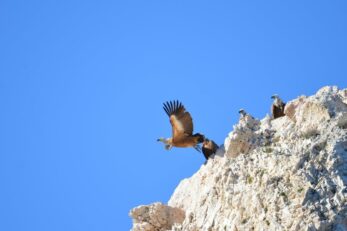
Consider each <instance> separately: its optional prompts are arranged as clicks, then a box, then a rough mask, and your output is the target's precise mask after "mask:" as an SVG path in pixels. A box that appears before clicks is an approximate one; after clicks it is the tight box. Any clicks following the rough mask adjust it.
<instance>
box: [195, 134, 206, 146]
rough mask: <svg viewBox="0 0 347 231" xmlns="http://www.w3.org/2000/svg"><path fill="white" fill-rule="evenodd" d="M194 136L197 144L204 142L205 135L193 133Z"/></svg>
mask: <svg viewBox="0 0 347 231" xmlns="http://www.w3.org/2000/svg"><path fill="white" fill-rule="evenodd" d="M194 137H197V138H198V144H199V143H202V142H204V140H205V136H204V135H202V134H200V133H196V134H194Z"/></svg>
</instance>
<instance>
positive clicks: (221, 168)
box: [130, 87, 347, 231]
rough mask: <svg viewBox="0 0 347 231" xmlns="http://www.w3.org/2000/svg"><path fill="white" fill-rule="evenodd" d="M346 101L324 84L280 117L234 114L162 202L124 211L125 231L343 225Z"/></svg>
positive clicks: (346, 210) (346, 217)
mask: <svg viewBox="0 0 347 231" xmlns="http://www.w3.org/2000/svg"><path fill="white" fill-rule="evenodd" d="M346 102H347V91H346V89H345V90H339V89H338V88H337V87H324V88H322V89H320V90H319V91H318V92H317V93H316V94H315V95H313V96H310V97H306V96H301V97H299V98H297V99H295V100H293V101H290V102H288V103H287V106H286V109H285V113H286V116H284V117H281V118H278V119H275V120H271V119H270V117H269V116H267V117H265V118H264V119H263V120H261V121H259V120H257V119H254V118H252V117H250V116H248V117H244V118H242V119H240V121H239V123H238V124H237V125H235V126H234V129H233V131H232V132H231V133H230V134H229V135H228V137H227V138H226V139H225V142H224V145H223V146H222V147H221V148H220V149H219V150H218V151H217V154H216V155H215V156H214V157H212V158H210V159H209V160H208V161H207V163H206V164H205V165H202V166H201V168H200V169H199V170H198V172H197V173H195V174H194V175H193V176H192V177H190V178H188V179H184V180H182V181H181V182H180V184H179V185H178V187H177V188H176V190H175V192H174V194H173V195H172V197H171V199H170V200H169V202H168V205H167V206H166V205H162V204H157V203H156V204H152V205H149V206H140V207H137V208H135V209H133V210H132V211H131V214H130V215H131V216H132V217H133V222H134V227H133V230H177V231H178V230H187V231H193V230H228V231H229V230H347V105H346ZM158 206H159V207H158ZM159 208H160V209H159ZM154 221H156V222H154ZM159 221H160V222H159Z"/></svg>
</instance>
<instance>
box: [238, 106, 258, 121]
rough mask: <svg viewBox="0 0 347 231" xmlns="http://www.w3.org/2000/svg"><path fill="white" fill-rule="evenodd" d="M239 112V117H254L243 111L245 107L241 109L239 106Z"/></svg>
mask: <svg viewBox="0 0 347 231" xmlns="http://www.w3.org/2000/svg"><path fill="white" fill-rule="evenodd" d="M239 114H240V119H242V118H245V117H246V116H248V117H249V118H252V119H254V117H253V116H251V115H250V114H248V113H247V112H246V111H245V109H243V108H241V109H240V110H239Z"/></svg>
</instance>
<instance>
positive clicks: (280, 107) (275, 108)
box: [271, 95, 286, 119]
mask: <svg viewBox="0 0 347 231" xmlns="http://www.w3.org/2000/svg"><path fill="white" fill-rule="evenodd" d="M271 99H273V100H274V101H273V103H272V106H271V113H272V117H273V118H274V119H276V118H279V117H282V116H285V114H284V107H285V106H286V104H285V103H284V102H283V101H282V100H281V98H280V97H279V96H278V95H273V96H271Z"/></svg>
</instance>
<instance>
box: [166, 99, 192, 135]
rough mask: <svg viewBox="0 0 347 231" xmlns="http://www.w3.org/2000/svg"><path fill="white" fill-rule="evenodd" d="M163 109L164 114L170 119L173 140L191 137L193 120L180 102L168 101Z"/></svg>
mask: <svg viewBox="0 0 347 231" xmlns="http://www.w3.org/2000/svg"><path fill="white" fill-rule="evenodd" d="M163 108H164V110H165V112H166V114H167V115H168V116H169V117H170V123H171V126H172V138H173V139H175V138H176V139H177V138H179V137H182V136H187V135H188V136H189V135H192V133H193V120H192V117H191V116H190V114H189V112H187V111H186V109H185V108H184V106H183V105H182V103H181V102H179V101H177V100H175V101H169V102H166V103H164V107H163Z"/></svg>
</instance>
